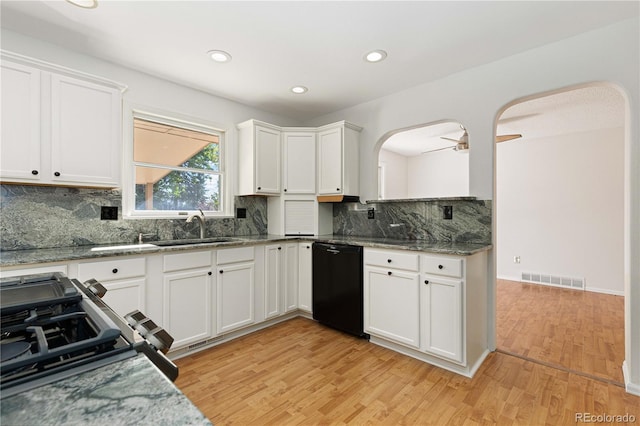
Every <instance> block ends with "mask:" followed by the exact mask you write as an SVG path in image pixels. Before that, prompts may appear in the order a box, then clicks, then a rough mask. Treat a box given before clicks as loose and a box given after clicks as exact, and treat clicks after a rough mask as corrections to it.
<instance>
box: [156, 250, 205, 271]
mask: <svg viewBox="0 0 640 426" xmlns="http://www.w3.org/2000/svg"><path fill="white" fill-rule="evenodd" d="M163 260H164V262H163V268H162V270H163V271H164V272H171V271H180V270H182V269H193V268H208V267H211V252H210V251H187V252H184V253H176V254H165V255H164V259H163Z"/></svg>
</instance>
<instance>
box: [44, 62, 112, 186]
mask: <svg viewBox="0 0 640 426" xmlns="http://www.w3.org/2000/svg"><path fill="white" fill-rule="evenodd" d="M120 98H121V96H120V92H119V91H118V90H116V89H112V88H108V87H103V86H99V85H96V84H92V83H88V82H85V81H81V80H77V79H74V78H71V77H66V76H60V75H56V74H53V75H52V76H51V119H52V122H51V168H52V171H51V173H52V175H53V176H51V177H50V179H52V180H53V181H55V182H59V183H64V182H73V183H82V184H90V185H98V186H119V182H120V179H119V177H120V176H119V175H120V140H121V135H120V120H121V119H120V115H121V106H120Z"/></svg>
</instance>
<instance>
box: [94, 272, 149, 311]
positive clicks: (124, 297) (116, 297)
mask: <svg viewBox="0 0 640 426" xmlns="http://www.w3.org/2000/svg"><path fill="white" fill-rule="evenodd" d="M101 284H102V285H104V287H105V288H106V289H107V293H106V294H105V295H104V297H103V298H102V300H104V302H105V303H106V304H107V305H109V307H110V308H111V309H113V310H114V311H116V312H117V313H118V314H119V315H122V316H124V315H126V314H128V313H129V312H132V311H135V310H136V309H137V310H139V311H140V312H146V310H145V303H144V297H145V287H146V280H145V279H144V278H138V279H133V280H120V281H101Z"/></svg>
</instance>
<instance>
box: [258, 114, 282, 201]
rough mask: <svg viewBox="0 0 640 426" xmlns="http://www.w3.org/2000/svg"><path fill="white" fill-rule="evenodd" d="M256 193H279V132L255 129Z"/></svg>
mask: <svg viewBox="0 0 640 426" xmlns="http://www.w3.org/2000/svg"><path fill="white" fill-rule="evenodd" d="M255 153H256V158H255V168H256V182H255V185H256V193H258V194H279V193H280V132H278V131H277V130H273V129H268V128H266V127H262V126H257V125H256V127H255Z"/></svg>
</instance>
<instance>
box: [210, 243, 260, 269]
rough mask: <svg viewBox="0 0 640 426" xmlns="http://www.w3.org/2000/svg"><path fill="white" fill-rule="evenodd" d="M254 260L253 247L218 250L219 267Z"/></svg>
mask: <svg viewBox="0 0 640 426" xmlns="http://www.w3.org/2000/svg"><path fill="white" fill-rule="evenodd" d="M253 259H254V254H253V246H251V247H237V248H230V249H223V250H218V265H224V264H226V263H236V262H246V261H249V260H253Z"/></svg>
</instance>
